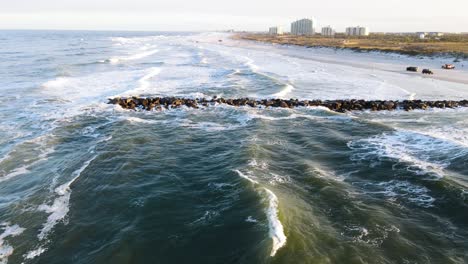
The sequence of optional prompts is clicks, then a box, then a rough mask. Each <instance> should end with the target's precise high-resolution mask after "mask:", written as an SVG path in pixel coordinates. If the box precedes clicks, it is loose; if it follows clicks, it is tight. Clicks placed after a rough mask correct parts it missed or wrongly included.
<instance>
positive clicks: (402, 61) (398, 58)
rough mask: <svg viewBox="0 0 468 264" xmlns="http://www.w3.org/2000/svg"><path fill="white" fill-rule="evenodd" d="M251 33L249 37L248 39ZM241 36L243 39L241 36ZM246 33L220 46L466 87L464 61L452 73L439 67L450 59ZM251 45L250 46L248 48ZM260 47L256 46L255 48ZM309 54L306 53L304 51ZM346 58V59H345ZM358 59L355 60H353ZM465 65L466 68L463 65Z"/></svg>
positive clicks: (233, 36) (467, 70)
mask: <svg viewBox="0 0 468 264" xmlns="http://www.w3.org/2000/svg"><path fill="white" fill-rule="evenodd" d="M251 35H252V34H249V36H251ZM243 36H244V37H243ZM245 36H246V34H234V35H231V36H230V37H229V38H230V39H231V40H233V41H232V42H231V43H226V42H225V43H224V45H232V46H237V47H239V46H243V47H245V46H248V47H249V48H251V49H261V48H262V46H263V48H272V47H275V48H277V49H280V50H283V49H288V50H289V49H290V48H293V47H296V48H297V49H298V51H302V52H294V53H291V52H288V56H290V57H294V58H298V59H305V60H311V61H316V62H320V63H327V64H334V65H343V66H349V67H354V68H360V69H366V70H378V71H384V72H389V73H398V74H403V75H407V76H413V77H418V78H423V79H432V80H439V81H446V82H451V83H458V84H465V85H467V84H468V61H467V60H462V61H460V62H458V63H454V64H456V65H457V68H456V69H455V70H443V69H441V68H440V67H441V65H442V64H444V63H451V62H452V60H453V59H454V58H448V57H442V56H438V57H435V56H426V55H421V56H415V55H407V54H401V53H398V52H380V51H379V50H373V51H371V50H366V51H365V52H364V51H363V52H356V50H355V49H350V48H334V47H324V46H316V47H310V46H304V45H296V44H291V43H276V42H268V41H263V40H254V39H250V38H245ZM251 44H253V45H251ZM259 44H260V45H259ZM324 50H325V51H328V52H319V51H324ZM304 51H310V52H304ZM374 55H375V56H380V55H382V56H385V57H392V56H394V57H395V60H392V61H383V60H380V59H375V58H374V57H375V56H374ZM348 57H350V58H348ZM357 58H359V59H357ZM465 64H466V65H465ZM407 66H419V67H420V68H429V69H431V70H433V71H434V73H435V74H434V75H423V74H421V73H417V72H416V73H415V72H407V71H406V67H407Z"/></svg>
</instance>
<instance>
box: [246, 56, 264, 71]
mask: <svg viewBox="0 0 468 264" xmlns="http://www.w3.org/2000/svg"><path fill="white" fill-rule="evenodd" d="M243 58H244V59H245V60H246V62H245V63H244V65H245V66H247V67H248V68H249V69H250V70H251V71H252V72H257V71H258V70H259V69H260V67H259V66H258V65H256V64H255V63H254V62H255V61H254V60H252V59H251V58H249V57H246V56H244V57H243Z"/></svg>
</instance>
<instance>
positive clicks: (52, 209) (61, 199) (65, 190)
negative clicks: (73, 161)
mask: <svg viewBox="0 0 468 264" xmlns="http://www.w3.org/2000/svg"><path fill="white" fill-rule="evenodd" d="M96 157H97V155H94V156H93V157H92V158H91V159H89V160H87V161H86V162H85V163H84V164H83V165H82V166H81V167H80V168H79V169H78V170H76V171H74V172H73V173H72V176H73V178H72V179H71V180H70V181H69V182H67V183H65V184H63V185H60V186H59V187H57V188H55V194H56V195H57V196H58V197H56V198H55V200H54V202H53V203H52V204H51V205H48V204H42V205H40V206H39V208H38V209H39V210H40V211H44V212H46V213H49V216H48V218H47V222H46V223H45V224H44V226H43V227H42V229H41V231H40V232H39V235H38V238H39V240H44V239H45V238H46V237H47V235H48V234H49V233H50V231H52V229H53V228H54V226H55V225H57V224H58V223H59V222H60V221H63V219H64V218H65V217H66V216H67V214H68V212H69V211H70V207H69V204H70V196H71V192H72V190H71V188H70V187H71V185H72V184H73V183H74V182H75V181H76V180H77V179H78V178H79V177H80V176H81V173H82V172H83V171H84V170H85V169H86V168H87V167H88V166H89V164H90V163H91V162H92V161H93V160H94V159H96Z"/></svg>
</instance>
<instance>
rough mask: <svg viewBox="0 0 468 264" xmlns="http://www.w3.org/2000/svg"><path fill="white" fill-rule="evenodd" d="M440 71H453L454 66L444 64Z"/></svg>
mask: <svg viewBox="0 0 468 264" xmlns="http://www.w3.org/2000/svg"><path fill="white" fill-rule="evenodd" d="M442 69H445V70H453V69H455V65H453V64H444V65H442Z"/></svg>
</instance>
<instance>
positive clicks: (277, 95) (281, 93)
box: [272, 83, 294, 98]
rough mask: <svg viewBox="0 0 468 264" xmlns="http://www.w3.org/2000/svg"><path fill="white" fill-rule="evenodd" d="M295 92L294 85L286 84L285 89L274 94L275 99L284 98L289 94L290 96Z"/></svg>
mask: <svg viewBox="0 0 468 264" xmlns="http://www.w3.org/2000/svg"><path fill="white" fill-rule="evenodd" d="M293 90H294V86H292V84H289V83H288V84H285V85H284V87H283V89H282V90H281V91H279V92H277V93H275V94H272V96H273V97H275V98H284V97H285V96H287V95H288V94H290V93H291V92H292V91H293Z"/></svg>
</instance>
